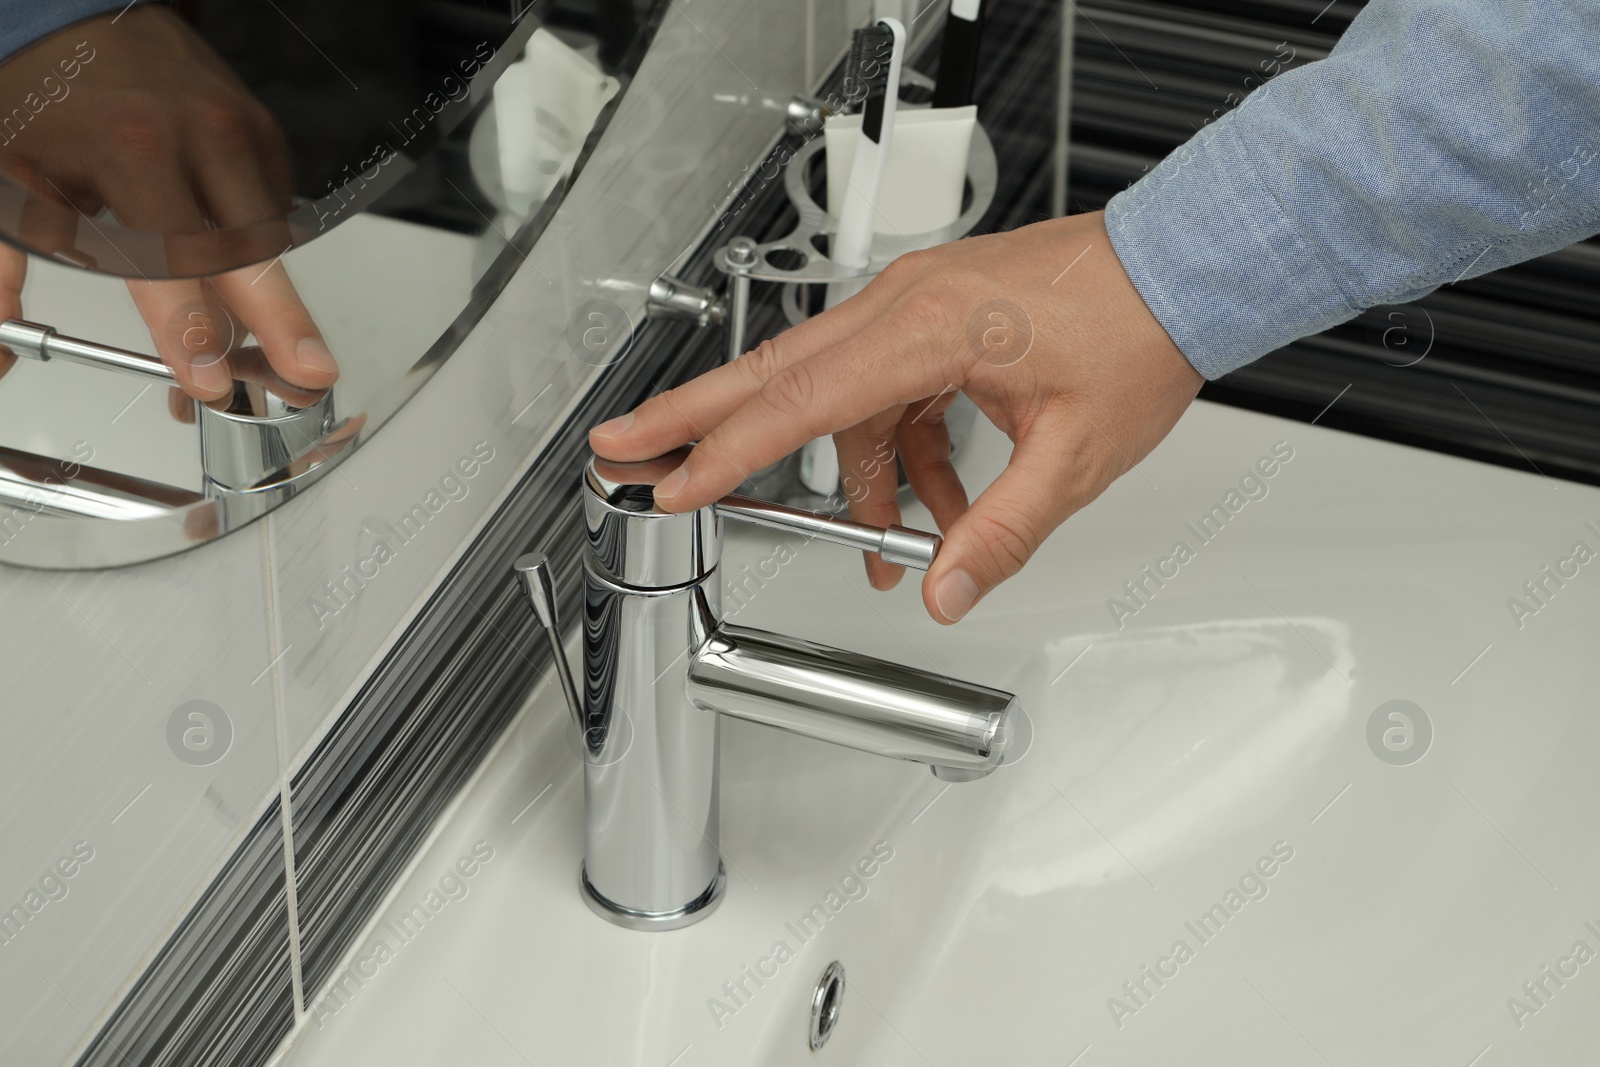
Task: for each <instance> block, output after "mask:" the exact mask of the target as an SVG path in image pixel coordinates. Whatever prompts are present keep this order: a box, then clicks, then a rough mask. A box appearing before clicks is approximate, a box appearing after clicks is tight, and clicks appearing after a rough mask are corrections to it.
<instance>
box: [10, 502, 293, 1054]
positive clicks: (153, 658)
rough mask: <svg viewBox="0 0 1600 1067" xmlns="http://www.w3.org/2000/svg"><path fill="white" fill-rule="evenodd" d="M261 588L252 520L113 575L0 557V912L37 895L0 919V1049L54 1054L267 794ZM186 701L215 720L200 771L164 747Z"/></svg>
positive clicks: (109, 998) (123, 978)
mask: <svg viewBox="0 0 1600 1067" xmlns="http://www.w3.org/2000/svg"><path fill="white" fill-rule="evenodd" d="M24 536H26V531H24ZM265 593H266V585H265V574H264V569H263V565H262V539H261V533H260V530H259V528H250V529H246V530H244V531H242V532H240V533H238V534H236V535H234V536H233V537H230V538H227V539H225V540H223V541H220V542H216V543H213V544H211V545H207V546H205V547H202V548H200V549H197V550H195V551H193V552H190V553H187V554H185V555H181V556H176V557H172V558H170V559H166V560H161V561H158V562H154V563H149V564H143V565H140V566H136V567H129V568H125V569H121V570H114V571H102V572H95V573H47V572H40V571H23V570H15V569H5V570H0V603H4V605H5V609H6V610H5V613H4V620H3V621H0V674H3V675H4V677H5V679H6V685H5V696H4V701H5V703H4V708H3V711H0V721H3V723H4V732H5V743H4V745H0V805H3V808H4V810H5V812H6V817H5V820H4V823H3V824H0V856H4V857H5V862H4V864H3V866H0V924H3V923H4V921H5V918H6V916H5V914H4V913H7V912H12V911H13V908H14V907H16V906H21V907H22V908H23V910H24V912H25V913H27V912H28V906H29V904H30V903H31V904H32V905H34V907H35V908H36V909H37V910H36V911H35V912H33V913H32V914H30V915H29V917H28V919H27V920H26V921H25V922H24V921H21V920H14V921H15V928H14V929H9V930H7V929H4V928H3V927H0V931H3V933H0V1062H5V1063H17V1064H24V1063H26V1064H55V1063H59V1062H62V1061H64V1059H65V1057H66V1056H67V1054H68V1052H69V1050H71V1049H72V1048H74V1047H75V1046H76V1045H78V1043H79V1042H80V1041H81V1040H82V1039H83V1038H84V1037H85V1036H86V1035H87V1034H88V1033H90V1026H91V1020H92V1021H94V1022H96V1023H98V1022H99V1021H100V1020H101V1017H102V1015H103V1014H104V1013H105V1012H106V1011H107V1010H108V1009H109V1008H110V1007H111V1006H112V1005H113V1004H114V1003H115V1002H116V1000H117V998H118V996H119V993H120V991H121V990H122V988H123V987H124V985H125V984H126V983H127V982H129V981H130V980H131V979H132V978H133V977H134V976H136V975H137V974H138V973H139V971H140V970H141V969H142V967H143V965H144V963H145V962H146V960H147V959H148V957H149V956H150V954H151V953H152V952H153V951H154V949H155V948H156V947H157V946H158V945H159V944H160V943H161V942H162V940H163V939H164V938H165V937H166V935H167V934H168V932H169V931H170V930H171V928H172V926H173V924H174V923H175V922H176V921H177V920H178V918H179V917H180V916H181V915H182V914H183V913H184V912H185V911H186V909H187V907H188V905H189V903H190V902H191V900H192V899H193V897H194V896H195V894H196V893H197V892H199V891H200V890H201V889H202V888H203V887H204V886H205V885H207V884H208V883H209V881H210V879H211V877H212V875H213V873H214V871H215V870H216V868H217V866H218V865H219V863H221V861H222V860H223V859H224V858H225V857H227V856H228V855H229V854H230V853H231V852H232V850H233V848H234V847H235V845H236V844H237V842H238V840H239V839H240V836H241V833H242V832H243V831H244V830H245V829H246V828H247V827H248V826H249V825H251V824H253V823H254V821H255V819H256V818H257V816H258V814H259V813H260V812H261V811H262V810H263V807H264V803H265V801H264V798H265V797H267V796H268V795H270V794H272V793H274V792H275V791H276V788H277V785H276V783H277V777H276V772H277V753H276V740H275V733H274V726H273V701H272V686H271V680H270V677H263V676H262V672H263V670H264V668H265V667H266V666H267V664H268V662H269V661H270V659H271V654H270V652H269V645H268V634H269V629H268V626H267V614H266V604H265ZM190 701H207V702H210V704H212V705H215V707H216V708H219V709H221V712H222V714H223V715H224V716H225V717H226V720H227V722H228V723H230V724H231V731H232V740H231V742H230V743H229V744H228V747H227V748H226V750H222V749H220V748H219V747H216V746H218V745H219V744H220V737H221V733H220V731H219V732H218V733H216V734H214V735H212V742H211V743H212V746H213V747H212V748H211V749H210V751H209V753H207V752H206V751H204V749H205V742H206V738H205V737H204V736H202V735H198V734H197V735H191V741H192V742H193V743H195V744H196V745H197V746H198V747H200V748H201V749H202V751H201V753H200V754H198V755H195V756H192V757H190V758H191V759H192V760H195V761H199V760H204V759H206V758H208V756H216V755H217V754H218V753H219V752H220V753H221V754H220V757H219V758H216V759H215V762H211V763H209V764H208V765H196V764H195V763H192V762H186V761H185V760H184V759H181V758H180V757H179V755H178V754H177V751H180V750H182V751H186V750H183V749H181V748H180V750H174V749H173V748H172V747H170V746H169V738H168V729H169V720H171V718H172V717H173V716H174V714H175V713H176V712H177V711H178V710H179V708H180V707H181V706H182V705H184V704H186V703H187V702H190ZM212 718H213V719H215V718H216V716H215V715H213V716H212ZM190 726H191V727H194V728H199V729H202V730H203V729H204V724H203V723H200V722H192V723H190ZM179 744H180V746H181V745H182V741H181V739H180V741H179ZM75 848H77V849H78V852H77V855H76V857H74V849H75ZM84 856H88V857H90V858H89V859H88V860H87V862H78V863H73V862H70V861H71V860H73V859H74V858H77V859H81V858H82V857H84ZM63 859H67V860H69V862H68V863H67V864H66V869H70V870H72V872H73V873H72V876H71V877H65V878H64V877H61V876H60V870H59V869H56V865H57V863H58V861H60V860H63ZM53 870H54V871H55V876H54V877H50V875H51V873H52V871H53ZM63 891H64V895H63ZM33 892H37V893H38V894H39V895H38V896H34V897H30V895H29V894H30V893H33ZM51 895H54V896H55V897H58V898H59V899H49V897H50V896H51ZM41 902H43V903H42V906H41ZM284 933H285V936H287V929H286V930H285V931H284Z"/></svg>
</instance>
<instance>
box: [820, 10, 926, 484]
mask: <svg viewBox="0 0 1600 1067" xmlns="http://www.w3.org/2000/svg"><path fill="white" fill-rule="evenodd" d="M905 42H906V29H905V27H904V26H902V25H901V24H900V20H899V19H891V18H884V19H879V20H878V21H877V22H875V23H873V24H872V25H871V26H868V27H867V28H865V29H861V30H857V31H856V32H855V36H854V37H853V38H852V39H851V42H850V59H849V66H848V70H847V77H846V80H845V84H846V88H847V90H848V89H854V91H855V92H862V91H865V94H866V95H865V97H864V98H863V101H862V108H861V136H860V137H859V138H858V139H857V141H856V154H855V159H854V160H853V161H852V162H851V164H850V181H849V185H848V186H847V187H846V188H845V189H844V194H843V197H842V202H841V204H840V207H839V228H838V230H837V231H836V232H835V233H834V235H833V243H832V245H831V246H830V252H829V257H828V258H830V259H832V260H833V261H834V262H835V263H837V264H839V265H840V266H842V267H856V268H864V267H866V266H867V264H868V262H869V261H870V259H871V257H872V233H873V230H874V228H875V226H874V222H875V216H876V214H877V209H878V186H879V185H880V184H881V183H882V180H883V165H884V163H885V161H887V160H888V158H889V143H890V141H891V140H892V139H893V135H894V111H895V103H896V101H897V100H898V99H899V95H900V59H901V56H902V55H903V53H904V52H905ZM866 282H867V279H855V278H852V279H849V280H847V281H839V282H830V283H829V285H828V295H827V299H826V300H825V301H824V302H823V309H824V310H827V309H828V308H831V307H833V306H834V305H836V304H838V303H840V302H841V301H843V300H845V299H847V298H848V297H850V296H853V295H855V294H856V293H858V292H860V291H861V290H862V289H863V288H865V286H866ZM800 480H801V482H803V483H804V484H805V487H806V488H807V489H809V490H811V491H812V492H813V493H818V494H820V495H823V496H826V495H829V494H831V493H833V492H834V491H835V490H837V489H838V488H839V454H838V452H837V451H836V450H835V449H834V447H833V441H832V439H831V438H825V437H824V438H818V439H817V440H815V441H812V442H810V443H808V444H807V445H806V446H805V449H804V450H803V451H802V452H801V453H800Z"/></svg>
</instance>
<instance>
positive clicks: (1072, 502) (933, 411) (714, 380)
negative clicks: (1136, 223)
mask: <svg viewBox="0 0 1600 1067" xmlns="http://www.w3.org/2000/svg"><path fill="white" fill-rule="evenodd" d="M1202 381H1203V379H1202V378H1201V376H1200V375H1199V374H1198V373H1197V372H1196V371H1195V370H1194V368H1193V367H1191V366H1190V365H1189V363H1188V361H1187V360H1186V359H1184V357H1183V353H1181V352H1180V351H1179V350H1178V348H1177V346H1175V345H1174V344H1173V343H1172V341H1171V339H1170V338H1169V337H1168V336H1167V334H1166V331H1165V330H1163V329H1162V327H1161V324H1160V323H1159V322H1157V321H1156V319H1155V317H1154V316H1153V315H1151V314H1150V311H1149V309H1148V308H1147V307H1145V304H1144V301H1143V299H1142V298H1141V297H1140V296H1139V292H1138V290H1136V289H1135V288H1134V287H1133V283H1132V282H1130V281H1129V280H1128V276H1127V274H1126V273H1125V272H1124V271H1123V269H1122V265H1121V263H1120V262H1119V261H1118V259H1117V256H1116V253H1115V252H1114V251H1113V249H1112V247H1111V243H1110V240H1109V239H1108V238H1107V236H1106V230H1105V225H1104V223H1103V221H1102V219H1101V216H1100V214H1099V213H1095V214H1089V215H1077V216H1073V217H1071V218H1065V219H1056V220H1053V221H1050V222H1042V223H1038V224H1036V225H1032V226H1025V227H1023V228H1021V229H1019V230H1015V231H1012V232H1010V233H1004V234H995V235H991V236H985V237H972V238H968V239H966V240H962V241H957V242H954V243H952V244H947V245H942V246H940V247H938V248H934V249H931V250H929V251H927V252H918V253H913V254H911V255H907V256H902V257H901V258H900V259H898V260H896V261H895V262H894V263H892V264H890V265H889V267H888V269H887V270H885V271H884V272H883V273H882V274H881V275H879V276H878V277H877V278H876V279H874V280H873V282H872V284H870V285H869V286H867V288H866V289H865V290H863V291H862V292H861V293H859V294H857V295H856V296H854V297H852V298H850V299H849V300H847V301H845V302H844V303H842V304H840V305H839V306H838V307H836V308H834V309H833V310H832V311H828V312H825V313H823V314H821V315H818V316H817V317H816V318H814V319H811V320H810V321H808V322H805V323H803V324H801V325H800V326H796V327H795V328H794V329H792V330H789V331H788V332H786V333H784V334H781V335H780V336H778V337H776V338H774V339H772V340H770V341H765V342H763V343H762V344H761V345H760V347H758V348H757V349H755V350H754V351H753V352H750V353H748V354H746V355H744V356H743V357H741V358H740V359H738V360H735V361H734V362H733V363H731V364H728V365H727V366H724V367H719V368H717V369H716V370H713V371H711V372H710V373H708V374H705V375H703V376H701V377H700V378H697V379H695V380H694V381H692V382H689V383H688V384H686V385H683V386H680V387H679V388H677V389H673V390H670V391H668V392H666V393H663V394H661V395H660V396H657V397H654V398H652V399H650V400H648V401H646V402H645V403H644V404H641V405H640V406H639V408H638V409H637V410H635V411H634V412H632V413H630V414H628V415H624V416H622V417H621V418H618V419H614V420H612V421H611V422H608V423H605V424H603V425H601V426H597V427H595V428H594V429H593V430H591V431H590V434H589V441H590V444H591V446H592V447H593V448H594V450H595V452H596V453H598V454H599V455H600V456H602V457H604V458H607V459H612V460H619V461H629V460H642V459H648V458H651V457H654V456H657V455H660V454H661V453H663V452H666V451H668V450H670V449H673V448H676V447H678V446H679V445H682V444H685V443H686V442H689V441H699V442H700V444H699V447H697V448H695V449H694V450H693V451H692V452H691V453H690V455H689V458H688V460H687V461H686V462H684V464H683V465H682V466H681V467H680V468H679V469H678V470H677V471H676V472H674V473H673V474H671V475H669V476H668V477H667V478H665V479H663V480H662V482H661V483H660V484H658V485H657V486H656V491H655V492H656V502H657V504H658V506H660V507H661V508H662V509H663V510H666V511H673V512H679V511H688V510H691V509H693V508H698V507H703V506H705V505H707V504H709V503H711V502H712V501H713V500H716V499H717V498H718V497H720V496H722V495H723V494H725V493H728V492H729V491H731V490H732V489H733V488H734V487H735V486H737V485H738V484H739V483H740V482H742V481H743V480H744V479H745V478H746V477H747V476H748V475H749V474H751V473H752V472H754V471H757V470H760V469H761V468H763V467H766V466H768V465H770V464H772V463H774V462H776V461H777V460H779V459H782V458H783V457H784V456H786V455H788V454H789V453H791V452H793V451H794V450H795V449H797V448H799V447H800V446H801V445H803V444H804V443H805V442H806V441H809V440H811V439H812V438H815V437H822V436H826V435H828V434H832V435H833V436H834V442H835V444H836V445H837V446H838V449H839V468H840V471H841V474H842V480H843V483H844V487H845V490H846V494H847V496H849V498H850V501H851V506H850V511H851V514H852V515H853V516H854V517H855V518H857V519H859V520H861V521H864V522H871V523H875V524H878V525H884V524H888V523H893V522H897V521H899V517H900V509H899V506H898V504H897V503H896V499H895V490H896V486H897V481H898V475H897V473H896V470H895V466H894V464H892V463H883V462H881V457H883V456H884V455H887V454H888V448H889V447H893V448H895V449H896V450H897V451H898V454H899V461H900V463H901V464H903V465H904V467H905V470H906V476H907V479H908V480H909V482H910V483H911V487H912V489H913V490H914V491H915V492H916V494H917V496H918V497H919V498H920V499H921V500H922V501H923V503H925V504H926V505H927V506H928V508H929V510H930V511H932V513H933V517H934V521H935V522H937V523H938V524H939V529H940V530H941V531H942V532H943V533H944V537H945V544H944V549H943V550H942V551H941V552H940V554H939V557H938V559H937V560H936V561H935V562H934V565H933V568H932V569H931V570H929V572H928V574H927V576H926V578H924V580H923V583H922V599H923V603H924V604H925V605H926V606H927V608H928V612H929V614H930V615H932V616H933V618H934V619H935V620H936V621H939V622H944V623H951V622H955V621H956V620H958V619H960V618H961V617H962V616H964V615H965V614H966V613H967V612H968V611H969V610H971V608H972V606H973V604H975V603H977V601H978V600H979V598H981V597H982V596H983V595H984V594H985V593H987V592H988V591H989V590H991V589H993V588H994V587H995V586H997V585H999V584H1000V583H1001V582H1002V581H1004V580H1005V579H1007V578H1009V577H1011V576H1012V575H1013V574H1016V573H1017V572H1018V571H1019V570H1021V569H1022V566H1023V564H1024V563H1026V562H1027V561H1028V559H1029V558H1030V557H1031V556H1032V555H1033V553H1034V552H1035V551H1036V550H1037V549H1038V547H1039V545H1040V543H1041V542H1042V541H1043V540H1044V539H1045V537H1046V536H1048V535H1049V534H1050V533H1051V531H1053V530H1054V529H1055V528H1056V527H1057V526H1059V525H1061V523H1063V522H1064V521H1066V519H1067V518H1068V516H1070V515H1072V514H1073V512H1075V511H1077V510H1078V509H1079V508H1081V507H1083V506H1084V505H1085V504H1087V503H1089V502H1090V501H1091V500H1093V499H1094V498H1095V497H1097V496H1099V495H1100V493H1101V492H1102V491H1103V490H1104V489H1105V488H1106V486H1108V485H1110V484H1111V482H1113V481H1114V480H1116V479H1117V478H1118V477H1120V476H1121V475H1122V474H1124V473H1126V472H1127V471H1128V470H1130V469H1132V467H1133V465H1134V464H1136V463H1137V462H1139V460H1141V459H1143V458H1144V457H1145V456H1146V455H1148V454H1149V452H1150V450H1151V449H1153V448H1154V447H1155V446H1156V444H1157V443H1158V442H1159V441H1160V440H1161V439H1162V438H1163V437H1165V436H1166V435H1167V432H1168V431H1169V430H1171V429H1172V427H1173V425H1174V424H1175V423H1176V422H1177V421H1178V418H1179V417H1180V416H1181V415H1182V414H1183V412H1184V410H1185V409H1186V408H1187V407H1188V406H1189V402H1190V401H1191V400H1193V399H1194V396H1195V393H1196V392H1198V391H1199V388H1200V385H1201V383H1202ZM957 390H960V391H961V392H964V393H966V394H967V396H969V397H971V398H972V400H973V401H974V402H975V403H976V404H977V406H978V407H979V408H980V409H981V410H982V411H983V413H984V414H985V415H987V416H988V417H989V418H990V419H991V420H993V421H994V423H995V424H996V425H997V426H999V427H1000V429H1002V430H1003V431H1005V433H1006V436H1008V437H1010V438H1011V440H1012V442H1013V444H1014V445H1015V447H1014V448H1013V450H1012V453H1011V460H1010V463H1009V465H1008V466H1007V467H1006V469H1005V471H1004V472H1002V474H1001V475H1000V477H999V478H997V479H996V480H995V482H994V484H993V485H991V486H989V488H987V489H985V490H984V491H983V493H981V494H980V495H979V497H978V499H977V500H976V501H975V502H973V503H972V505H971V506H970V507H969V506H968V503H967V492H966V490H965V488H963V486H962V484H961V482H960V480H959V479H958V478H957V477H956V473H955V470H954V468H953V467H952V466H951V464H950V437H949V434H948V432H947V431H946V428H945V425H944V412H945V410H946V408H948V407H949V404H950V402H951V400H952V399H953V398H954V395H955V393H956V391H957ZM852 482H854V487H853V485H852ZM901 573H902V569H901V568H899V567H895V566H892V565H890V564H887V563H884V562H883V561H882V560H881V559H878V558H877V557H875V556H868V557H867V574H868V577H869V578H870V580H871V581H872V584H873V585H874V586H876V587H877V588H880V589H886V588H889V587H890V586H892V585H894V584H895V582H896V581H898V580H899V577H900V574H901Z"/></svg>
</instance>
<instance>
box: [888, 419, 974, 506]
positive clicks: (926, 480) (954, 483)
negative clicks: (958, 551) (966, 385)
mask: <svg viewBox="0 0 1600 1067" xmlns="http://www.w3.org/2000/svg"><path fill="white" fill-rule="evenodd" d="M955 397H956V392H955V391H954V390H951V391H950V392H948V393H946V394H945V395H944V396H943V397H942V398H940V399H938V400H936V401H935V402H934V403H932V404H930V405H926V406H925V407H924V408H923V409H922V410H921V411H919V410H918V408H917V405H916V404H912V405H911V407H910V409H908V411H907V413H906V416H905V417H904V418H902V419H901V420H900V426H899V428H898V431H897V434H896V439H897V440H898V442H899V445H900V466H901V467H902V468H903V469H904V470H905V472H906V481H907V482H908V483H909V484H910V485H911V491H912V492H913V493H916V494H917V499H918V500H920V501H922V503H923V504H924V505H926V506H927V508H928V510H929V511H930V512H932V513H933V521H934V522H935V523H937V524H938V527H939V531H940V532H941V533H947V532H949V530H950V528H951V527H952V526H954V525H955V523H956V520H957V519H959V518H960V517H961V516H962V514H963V513H965V512H966V510H967V490H966V487H965V486H963V485H962V484H961V478H960V476H959V475H957V474H956V469H955V466H954V465H953V464H952V463H951V462H950V428H949V426H948V425H947V424H946V423H945V417H944V416H945V411H946V410H947V409H948V408H949V406H950V404H951V403H952V402H953V401H954V399H955Z"/></svg>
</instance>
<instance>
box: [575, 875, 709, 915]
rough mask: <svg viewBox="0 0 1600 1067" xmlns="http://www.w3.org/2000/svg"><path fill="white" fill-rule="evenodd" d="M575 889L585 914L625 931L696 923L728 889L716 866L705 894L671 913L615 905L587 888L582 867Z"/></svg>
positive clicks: (591, 888)
mask: <svg viewBox="0 0 1600 1067" xmlns="http://www.w3.org/2000/svg"><path fill="white" fill-rule="evenodd" d="M578 886H579V888H580V889H581V890H582V895H583V902H584V903H585V904H587V905H589V910H590V911H592V912H594V913H595V914H596V915H598V916H600V918H602V919H604V920H606V921H607V922H610V923H616V924H617V925H618V926H625V927H627V928H628V929H629V930H677V929H679V928H680V927H684V926H689V925H690V924H692V923H697V922H699V921H700V920H701V919H704V918H705V917H706V916H708V915H710V914H711V913H712V912H713V911H715V910H716V909H717V905H718V904H721V903H722V897H723V894H724V893H725V892H726V891H727V888H728V872H727V871H726V870H724V869H723V866H722V864H720V863H718V864H717V876H716V877H715V878H713V879H712V880H711V884H710V885H708V886H706V891H705V892H704V893H701V894H700V895H699V896H697V897H695V898H694V899H693V900H691V901H689V903H687V904H685V905H684V906H683V907H681V908H674V909H673V910H672V911H636V910H634V909H633V908H625V907H623V906H622V905H621V904H615V903H613V902H611V901H609V900H607V899H606V898H605V897H603V896H601V895H600V892H599V891H598V890H597V889H595V887H594V886H592V885H590V884H589V873H588V871H586V870H584V868H583V867H582V866H580V867H579V868H578Z"/></svg>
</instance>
